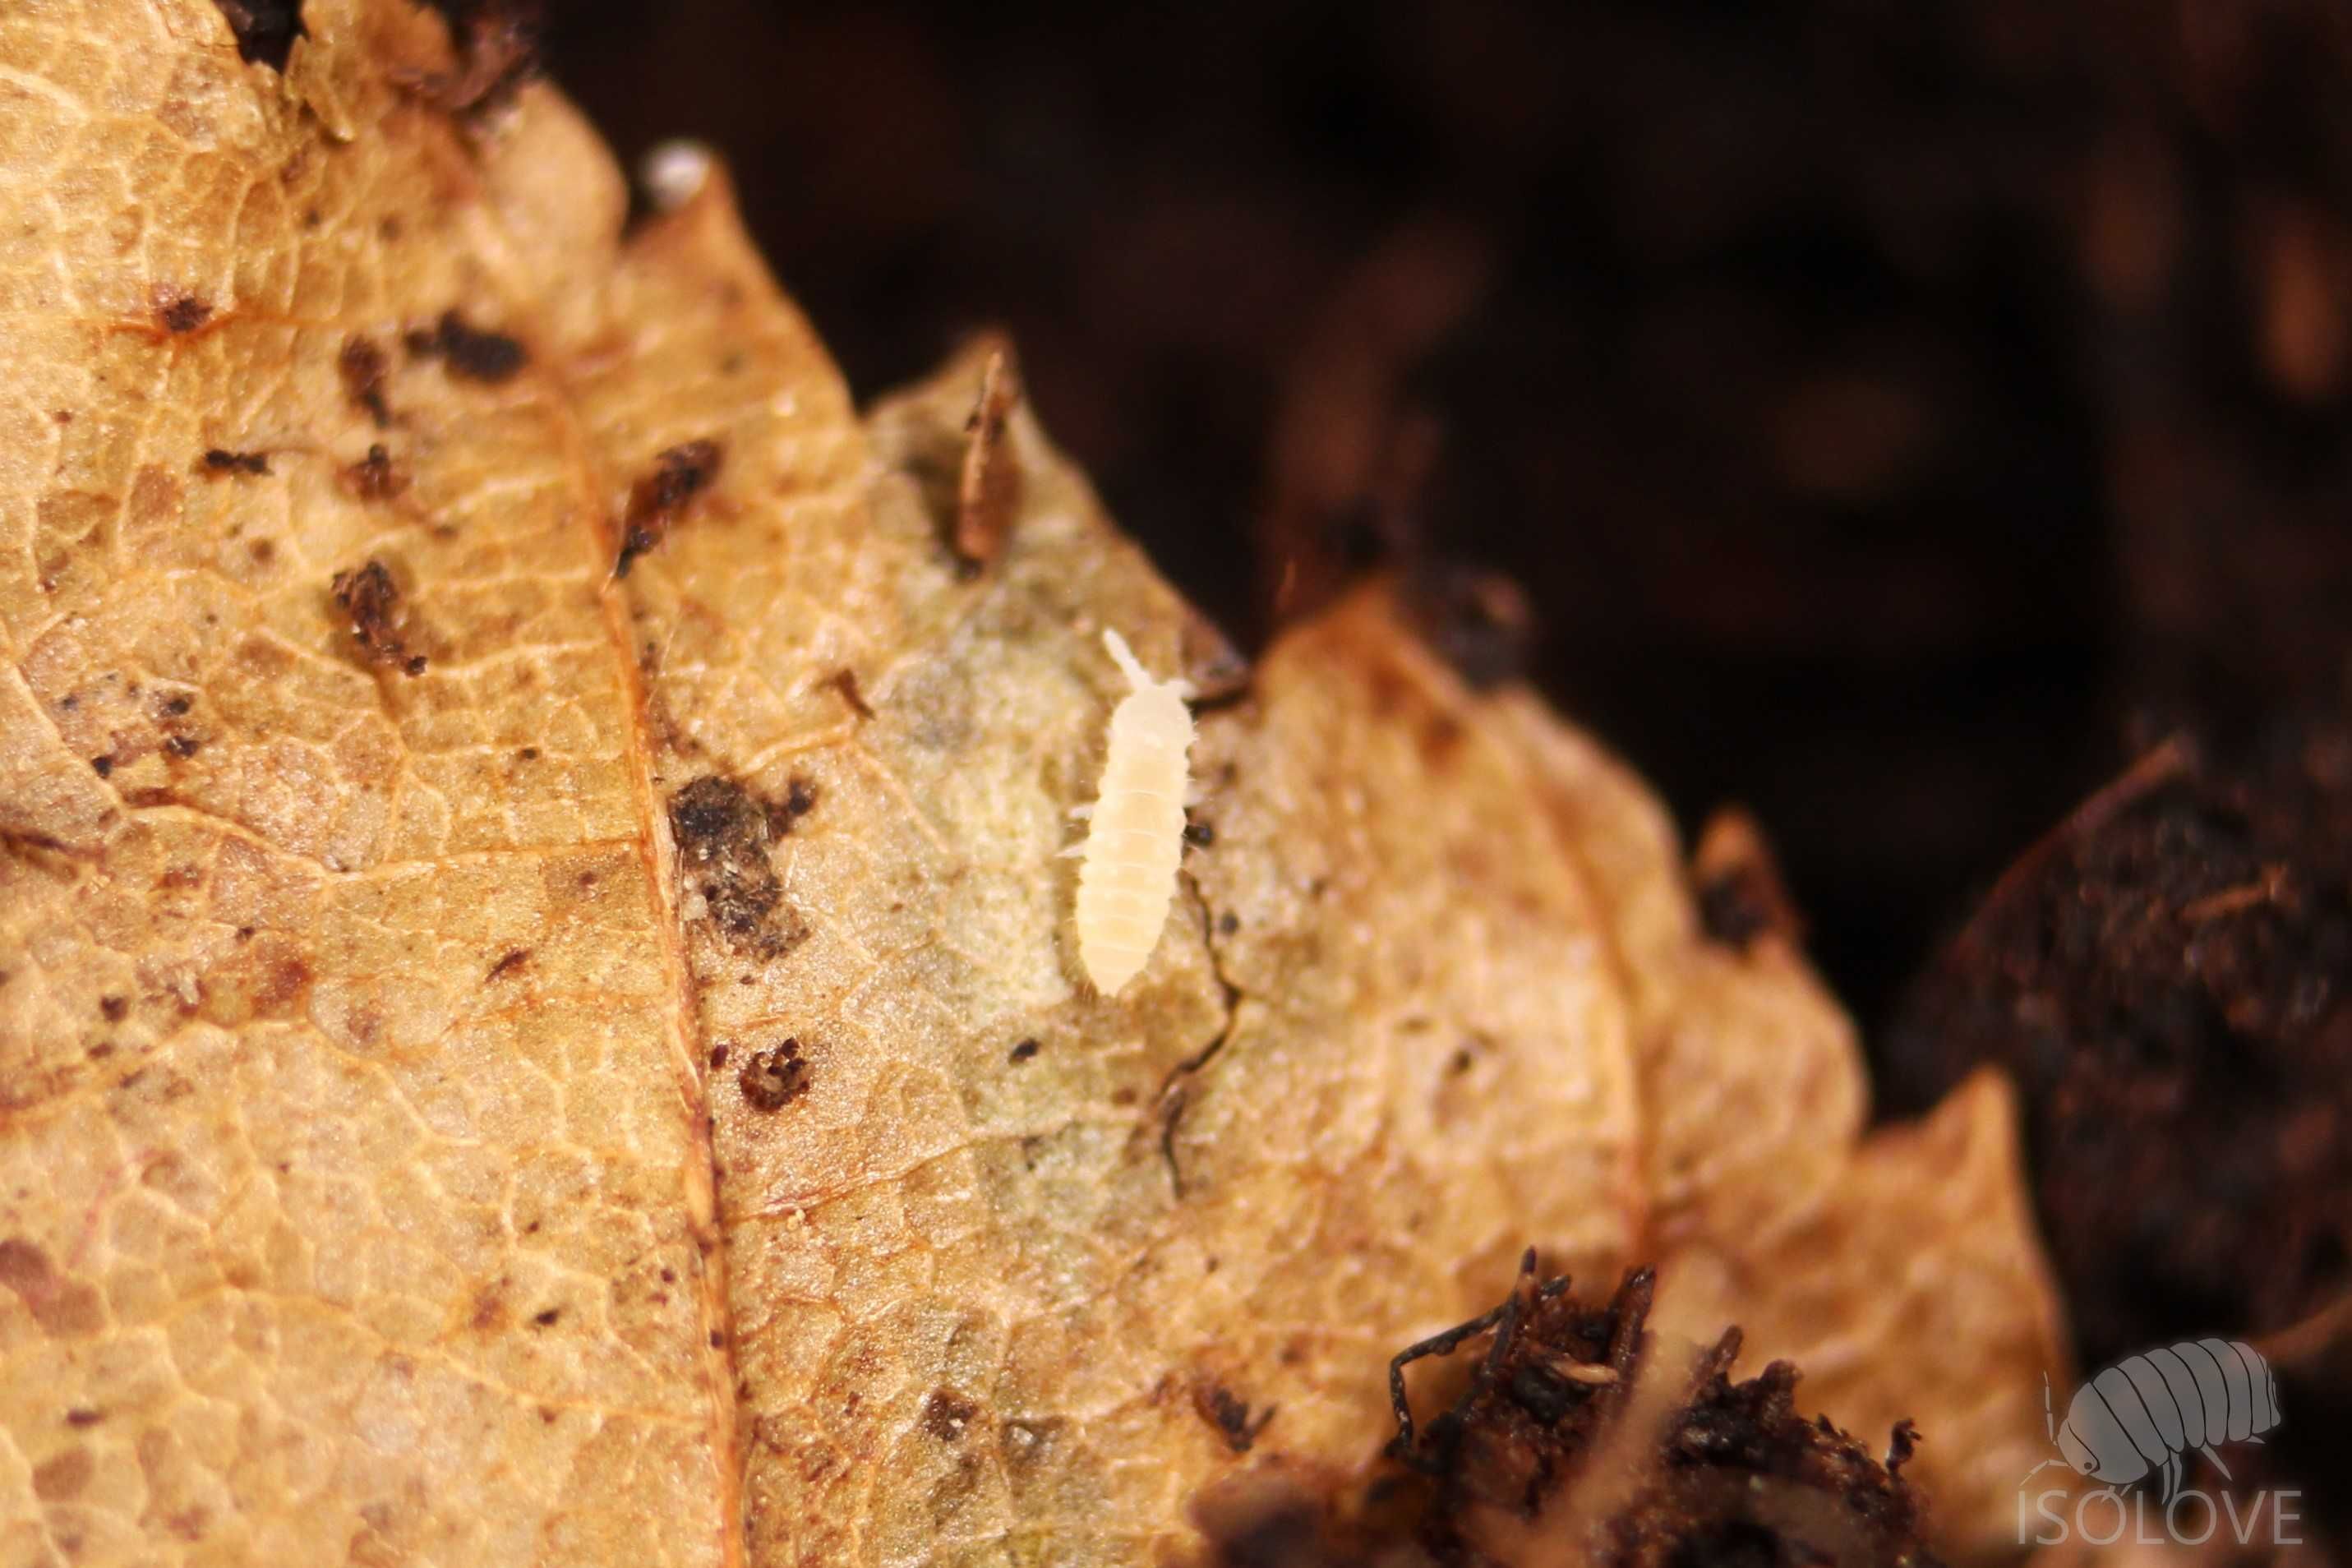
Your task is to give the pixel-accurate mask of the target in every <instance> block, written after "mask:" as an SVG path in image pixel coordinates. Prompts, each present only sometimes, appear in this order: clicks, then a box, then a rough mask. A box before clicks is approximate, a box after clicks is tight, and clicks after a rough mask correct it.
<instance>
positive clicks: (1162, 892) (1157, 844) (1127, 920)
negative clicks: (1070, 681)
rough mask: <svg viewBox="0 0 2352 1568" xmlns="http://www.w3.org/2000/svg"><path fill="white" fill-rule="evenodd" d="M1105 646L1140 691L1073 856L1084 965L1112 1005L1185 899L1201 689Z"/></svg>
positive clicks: (1121, 723)
mask: <svg viewBox="0 0 2352 1568" xmlns="http://www.w3.org/2000/svg"><path fill="white" fill-rule="evenodd" d="M1103 646H1104V647H1107V648H1108V649H1109V650H1110V657H1111V659H1112V661H1113V662H1115V663H1116V664H1117V665H1118V668H1119V669H1120V670H1121V671H1122V672H1123V673H1124V674H1125V675H1126V676H1127V683H1128V685H1129V688H1130V689H1129V692H1128V694H1127V695H1126V696H1125V697H1124V698H1122V699H1120V700H1119V704H1118V707H1117V708H1116V709H1114V710H1112V711H1111V716H1110V738H1109V742H1108V746H1107V748H1106V752H1105V755H1104V759H1103V771H1102V784H1101V785H1100V787H1099V788H1097V791H1096V792H1095V803H1094V805H1091V806H1080V807H1079V808H1078V809H1077V810H1076V811H1075V812H1073V813H1072V814H1071V815H1073V816H1084V817H1087V818H1088V819H1089V820H1088V821H1087V837H1086V842H1084V843H1083V844H1079V845H1076V846H1074V847H1072V848H1071V849H1069V850H1068V851H1066V853H1068V854H1072V855H1076V856H1078V857H1080V859H1079V861H1078V905H1077V921H1076V929H1077V938H1078V962H1079V963H1081V964H1083V965H1084V966H1085V968H1086V972H1087V979H1088V980H1090V981H1092V982H1094V985H1095V989H1097V991H1100V992H1101V993H1102V994H1104V995H1106V996H1116V995H1117V994H1118V993H1119V991H1120V989H1121V988H1122V987H1124V986H1125V985H1126V984H1127V983H1128V982H1129V981H1130V980H1132V979H1134V978H1135V976H1136V973H1137V972H1138V971H1139V970H1140V969H1141V968H1142V967H1143V964H1144V961H1145V960H1146V959H1148V958H1150V956H1151V950H1152V949H1153V948H1155V947H1157V946H1159V945H1160V927H1161V926H1162V925H1165V924H1166V923H1167V921H1168V906H1169V903H1170V902H1171V900H1173V899H1174V898H1175V896H1176V868H1177V865H1178V863H1179V862H1180V861H1181V859H1182V858H1183V854H1184V795H1185V790H1186V771H1185V753H1186V752H1189V751H1191V750H1192V710H1190V709H1188V708H1186V707H1185V706H1184V704H1185V701H1186V700H1187V699H1188V698H1190V697H1191V696H1192V688H1191V687H1190V686H1189V685H1187V684H1186V683H1185V682H1184V681H1182V680H1181V679H1177V680H1154V679H1151V675H1150V671H1148V670H1146V669H1145V668H1143V666H1142V664H1141V663H1140V662H1139V661H1138V659H1137V658H1136V657H1135V654H1134V652H1133V651H1132V650H1131V649H1129V647H1128V646H1127V640H1126V639H1125V638H1124V637H1120V636H1119V635H1118V633H1117V632H1115V631H1111V630H1109V629H1108V628H1106V629H1105V630H1104V632H1103Z"/></svg>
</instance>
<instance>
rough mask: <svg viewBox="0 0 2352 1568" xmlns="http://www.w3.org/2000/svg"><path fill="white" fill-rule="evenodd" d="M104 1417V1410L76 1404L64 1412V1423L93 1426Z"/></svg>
mask: <svg viewBox="0 0 2352 1568" xmlns="http://www.w3.org/2000/svg"><path fill="white" fill-rule="evenodd" d="M105 1419H106V1412H105V1411H103V1410H92V1409H90V1408H89V1406H88V1405H76V1406H75V1407H74V1408H73V1409H71V1410H68V1411H67V1412H66V1425H67V1426H97V1425H98V1424H99V1423H100V1422H101V1421H103V1420H105Z"/></svg>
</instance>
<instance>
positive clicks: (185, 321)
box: [155, 57, 249, 336]
mask: <svg viewBox="0 0 2352 1568" xmlns="http://www.w3.org/2000/svg"><path fill="white" fill-rule="evenodd" d="M248 58H249V57H248ZM155 319H156V320H157V321H161V322H163V330H164V331H167V332H170V333H172V334H173V335H174V336H177V335H179V334H180V333H183V332H193V331H195V330H196V329H197V328H198V327H201V326H203V325H204V324H205V322H206V321H211V320H212V319H213V308H212V307H211V306H210V305H208V304H206V303H205V301H204V300H199V299H197V298H196V297H195V296H194V294H174V295H173V296H171V297H170V298H169V299H166V300H163V303H161V304H159V305H157V306H156V307H155Z"/></svg>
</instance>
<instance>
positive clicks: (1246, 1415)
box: [1192, 1383, 1274, 1454]
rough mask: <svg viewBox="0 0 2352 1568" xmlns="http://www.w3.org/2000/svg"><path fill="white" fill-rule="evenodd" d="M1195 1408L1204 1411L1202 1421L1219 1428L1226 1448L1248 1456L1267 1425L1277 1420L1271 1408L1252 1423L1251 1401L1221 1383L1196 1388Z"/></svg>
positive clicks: (1218, 1430)
mask: <svg viewBox="0 0 2352 1568" xmlns="http://www.w3.org/2000/svg"><path fill="white" fill-rule="evenodd" d="M1192 1408H1193V1409H1194V1410H1196V1411H1198V1412H1200V1415H1201V1419H1202V1420H1203V1421H1206V1422H1207V1423H1208V1424H1209V1425H1210V1426H1213V1427H1215V1428H1216V1429H1217V1435H1218V1436H1221V1437H1223V1439H1224V1440H1225V1447H1228V1448H1231V1449H1232V1450H1233V1451H1234V1453H1236V1454H1246V1453H1248V1452H1249V1451H1250V1448H1251V1446H1252V1445H1254V1444H1255V1443H1256V1441H1257V1436H1258V1434H1259V1433H1261V1432H1263V1431H1265V1424H1266V1423H1267V1422H1269V1421H1271V1420H1273V1419H1274V1410H1273V1407H1272V1406H1268V1407H1267V1408H1266V1409H1265V1411H1263V1412H1261V1413H1260V1414H1259V1415H1258V1416H1257V1418H1256V1419H1255V1420H1252V1419H1251V1417H1250V1407H1249V1402H1248V1401H1247V1400H1244V1399H1243V1398H1241V1397H1240V1396H1238V1395H1237V1394H1234V1392H1233V1391H1232V1390H1231V1389H1229V1388H1227V1387H1225V1386H1224V1385H1223V1384H1217V1383H1200V1384H1194V1385H1193V1388H1192Z"/></svg>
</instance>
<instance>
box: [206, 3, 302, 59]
mask: <svg viewBox="0 0 2352 1568" xmlns="http://www.w3.org/2000/svg"><path fill="white" fill-rule="evenodd" d="M213 4H214V5H217V6H219V7H220V14H221V15H222V16H225V17H226V18H227V19H228V30H229V31H230V32H231V33H233V34H235V35H236V52H237V58H240V59H242V60H244V61H245V62H246V63H247V64H248V65H250V64H254V63H256V62H258V63H259V64H262V65H266V66H268V67H269V68H271V69H272V70H281V71H282V70H284V69H285V68H286V59H287V57H288V56H289V55H290V54H292V53H293V52H294V40H295V39H296V38H298V37H302V36H303V35H304V33H305V32H306V31H307V30H308V29H306V28H305V27H304V26H302V4H301V0H213Z"/></svg>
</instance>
